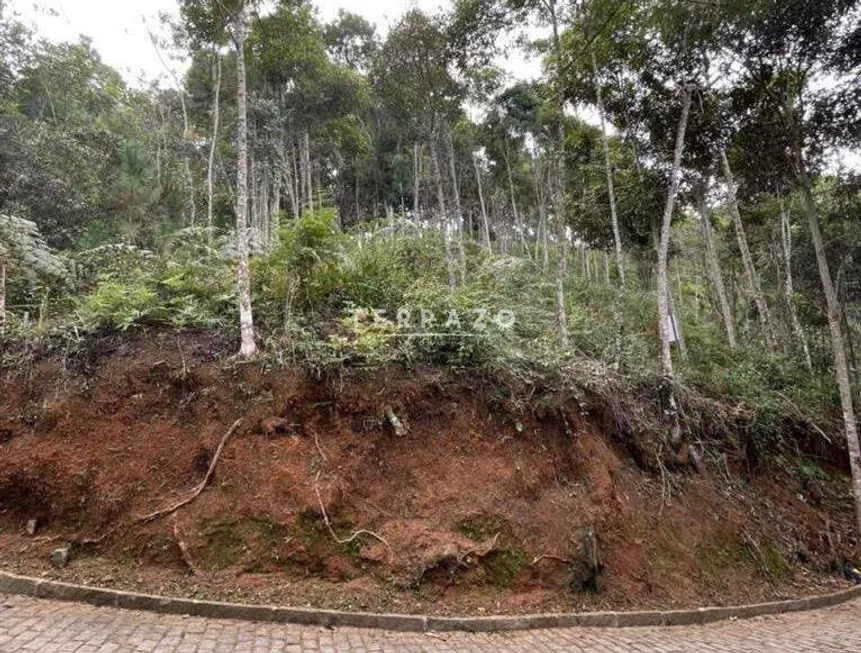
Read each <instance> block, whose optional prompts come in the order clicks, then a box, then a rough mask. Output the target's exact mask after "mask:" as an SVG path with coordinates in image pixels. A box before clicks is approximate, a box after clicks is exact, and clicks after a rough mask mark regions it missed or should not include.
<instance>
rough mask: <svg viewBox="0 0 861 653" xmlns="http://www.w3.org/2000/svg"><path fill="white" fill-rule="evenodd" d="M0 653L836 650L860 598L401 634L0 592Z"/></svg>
mask: <svg viewBox="0 0 861 653" xmlns="http://www.w3.org/2000/svg"><path fill="white" fill-rule="evenodd" d="M0 605H2V606H4V609H3V610H2V611H0V653H34V652H38V653H52V652H57V653H131V652H135V653H138V652H145V651H156V652H157V653H186V652H187V653H192V652H194V653H209V652H219V653H242V652H243V651H247V652H248V653H256V652H261V653H281V652H285V651H290V652H298V651H316V652H318V653H323V652H327V653H341V652H348V653H365V652H367V653H384V652H386V653H388V652H391V653H398V652H400V651H428V652H430V653H444V652H452V653H453V652H455V651H457V652H458V653H459V652H461V651H464V652H466V653H478V652H483V651H511V652H512V653H514V652H518V651H523V652H527V651H528V652H532V651H565V652H566V653H598V652H599V651H600V652H602V653H622V652H623V651H632V652H634V653H717V652H722V651H734V652H736V653H820V652H821V653H840V652H843V651H847V652H853V653H855V652H858V651H861V625H859V624H861V599H857V600H855V601H852V602H848V603H845V604H842V605H839V606H836V607H831V608H825V609H822V610H817V611H811V612H798V613H791V614H782V615H776V616H768V617H757V618H754V619H748V620H737V621H732V622H718V623H711V624H707V625H683V626H676V627H672V628H666V627H641V628H622V629H619V628H615V629H614V628H555V629H546V630H531V631H523V632H510V633H466V632H446V633H404V632H392V631H384V630H371V629H357V628H338V629H334V630H331V629H328V628H321V627H319V626H301V625H291V624H287V625H281V624H273V623H259V622H250V621H235V620H229V621H228V620H220V619H204V618H200V617H186V616H182V615H174V614H153V613H149V612H139V611H134V610H125V609H117V608H110V607H95V606H90V605H82V604H77V603H64V602H59V601H51V600H45V599H34V598H30V597H26V596H3V595H0Z"/></svg>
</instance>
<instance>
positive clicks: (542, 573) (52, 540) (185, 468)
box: [0, 334, 851, 614]
mask: <svg viewBox="0 0 861 653" xmlns="http://www.w3.org/2000/svg"><path fill="white" fill-rule="evenodd" d="M387 407H391V408H392V409H393V411H394V413H395V414H396V415H398V416H399V417H400V418H401V419H402V420H403V421H404V423H405V425H406V427H407V429H408V430H407V433H406V434H405V435H402V436H397V435H396V434H395V433H394V430H393V429H392V427H391V425H390V423H389V421H388V420H387V419H386V417H385V415H386V409H387ZM238 418H242V423H241V425H240V427H239V429H238V430H237V432H236V435H235V436H234V437H233V438H232V439H231V440H230V441H229V443H228V445H227V447H226V448H225V451H224V454H223V456H222V458H221V460H220V461H219V463H218V466H217V468H216V470H215V475H214V479H213V482H212V484H211V485H210V486H209V487H208V488H207V489H206V490H205V491H204V492H203V493H202V494H201V495H200V496H199V497H198V499H197V500H196V501H194V502H193V503H191V504H190V505H188V506H185V507H183V508H182V509H180V510H179V511H177V512H176V514H175V515H173V516H169V517H166V518H163V519H159V520H156V521H154V522H152V523H148V524H145V525H142V524H137V525H133V526H122V527H121V528H119V529H117V530H116V531H112V530H111V529H112V528H114V527H115V526H117V524H125V523H127V522H129V521H132V520H133V519H134V518H136V517H139V516H142V515H145V514H148V513H150V512H152V511H154V510H157V509H159V508H161V507H163V506H167V505H170V504H171V502H173V501H175V500H177V499H179V498H181V497H183V496H185V495H186V494H187V493H188V492H189V491H190V490H191V489H192V488H194V486H195V485H196V484H197V483H199V482H200V481H201V479H202V478H203V477H204V475H205V473H206V471H207V469H208V468H209V465H210V462H211V459H212V455H213V452H214V451H215V449H216V447H217V445H218V442H219V441H220V439H221V437H222V436H223V434H224V433H225V431H226V430H227V428H228V426H229V425H230V424H231V423H233V421H234V420H236V419H238ZM742 468H743V465H742V464H741V461H740V460H735V459H730V458H728V459H727V460H726V464H725V469H724V470H722V471H723V473H720V474H715V475H712V474H710V473H703V474H694V473H674V474H672V475H666V476H662V475H655V474H650V473H646V472H644V471H642V470H640V469H639V468H638V467H637V466H636V465H635V463H634V461H633V459H632V457H631V456H630V455H629V453H628V451H627V450H626V448H625V447H624V446H623V445H621V444H620V443H618V442H614V441H613V440H612V439H610V438H608V437H606V436H605V435H604V434H603V433H602V429H601V427H600V425H596V424H593V423H590V421H589V420H588V419H586V418H584V416H583V415H582V414H581V412H580V409H579V408H578V406H577V404H576V402H573V401H566V400H565V398H564V397H557V396H547V395H542V394H541V393H534V394H532V396H529V394H528V393H523V394H521V393H519V392H515V393H512V392H509V391H507V390H506V389H504V388H502V389H500V388H487V387H483V386H481V385H480V384H479V383H478V382H477V381H467V380H463V379H452V378H451V377H448V376H446V375H444V374H442V373H440V372H438V371H434V370H425V371H424V372H417V373H410V374H407V373H405V372H403V371H391V372H388V373H386V372H374V373H372V374H371V373H368V374H361V373H353V374H351V375H349V376H345V377H343V378H335V379H328V380H326V381H321V380H315V379H309V378H307V377H305V376H303V375H301V374H297V373H296V372H293V371H290V370H284V369H266V368H265V367H264V366H263V365H261V364H259V363H254V364H238V363H236V362H235V361H231V360H229V359H228V358H227V357H226V355H225V350H224V348H223V347H222V345H221V344H220V343H219V342H218V340H217V339H215V338H214V337H213V336H207V335H187V336H184V337H182V338H180V339H177V338H176V337H175V336H173V335H158V334H156V335H151V336H148V337H138V338H132V339H127V340H125V341H105V342H104V343H102V345H101V351H99V352H95V353H93V355H92V356H91V357H89V358H84V359H80V358H78V359H76V360H75V361H72V362H71V363H70V362H69V361H64V360H63V359H62V358H59V357H54V358H52V359H49V360H45V361H42V362H40V363H38V364H37V365H36V366H35V367H33V368H32V369H16V370H11V371H10V373H9V374H8V375H7V377H6V378H5V380H3V381H2V382H0V565H2V566H4V567H6V568H8V569H15V570H18V571H27V572H38V573H42V572H46V571H48V572H49V573H50V574H51V575H53V576H56V577H59V578H65V579H73V580H83V581H87V582H94V583H101V584H107V585H115V586H120V587H136V588H144V589H147V590H150V591H161V592H170V593H177V594H186V595H191V596H207V597H219V598H240V599H244V600H256V601H277V602H282V603H292V604H315V605H323V606H329V607H331V606H336V607H352V608H357V609H377V610H394V611H412V610H415V611H424V612H440V613H443V612H472V613H475V614H481V613H490V612H494V613H496V612H518V611H535V610H570V609H578V608H579V609H582V608H586V609H591V608H600V607H607V606H614V607H624V608H633V607H652V606H661V607H666V606H683V605H698V604H704V603H710V604H727V603H735V602H745V601H755V600H762V599H766V598H774V597H782V596H789V595H800V594H803V593H806V592H813V591H822V590H824V589H832V588H834V587H837V586H838V585H840V584H841V582H842V581H840V580H839V576H838V575H837V574H836V573H835V572H834V567H835V565H836V564H837V563H838V562H839V561H840V559H841V557H842V556H843V555H846V554H847V553H849V552H850V551H851V549H850V544H851V543H850V541H849V537H848V535H847V534H848V533H849V532H851V512H850V510H851V505H850V504H849V503H848V501H846V499H845V496H846V494H847V492H846V487H847V484H846V480H845V477H844V476H843V474H842V473H841V472H839V471H834V472H831V473H829V474H828V475H827V476H826V475H820V476H818V477H816V478H811V479H807V480H806V481H805V483H804V484H800V482H799V481H796V480H792V479H791V478H790V477H789V476H787V475H784V474H782V473H780V472H779V471H775V469H774V468H770V469H768V470H763V471H760V472H753V473H752V475H750V476H748V477H747V478H745V479H744V480H742V479H741V478H738V477H736V476H732V477H731V476H729V474H728V472H730V471H737V470H740V469H742ZM321 504H322V507H323V508H325V512H326V516H327V517H328V518H329V520H330V523H331V529H330V528H329V527H327V525H326V522H325V519H324V517H323V510H322V509H321ZM32 518H36V519H38V523H39V532H38V534H37V536H36V537H30V536H27V535H26V534H25V533H24V532H23V530H24V524H25V523H26V521H27V520H28V519H32ZM359 530H365V531H372V532H373V534H374V535H370V534H368V533H362V534H359V535H357V536H355V537H354V538H353V537H352V536H353V534H354V533H355V532H356V531H359ZM105 533H109V535H108V536H107V537H106V538H105V539H104V540H102V541H101V542H100V543H98V544H89V545H79V546H77V547H76V550H75V556H74V559H73V562H72V564H71V565H70V566H69V567H67V568H66V569H63V570H51V569H50V565H49V564H48V562H47V554H48V553H49V552H50V551H51V550H52V549H53V548H55V547H56V546H57V545H58V543H59V542H60V541H62V540H71V541H75V542H78V543H80V542H83V541H85V540H88V539H97V538H98V537H100V536H101V535H103V534H105ZM336 538H337V539H336ZM351 538H352V539H351ZM338 540H340V542H339V541H338ZM346 540H350V541H349V542H346ZM179 542H182V544H183V545H184V546H185V548H186V550H187V553H186V555H185V556H183V555H182V554H181V549H180V545H179ZM596 569H597V573H596Z"/></svg>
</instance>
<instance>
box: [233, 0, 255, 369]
mask: <svg viewBox="0 0 861 653" xmlns="http://www.w3.org/2000/svg"><path fill="white" fill-rule="evenodd" d="M247 35H248V19H247V16H246V13H245V7H244V6H243V7H242V8H241V9H240V10H239V15H238V16H237V18H236V34H235V35H234V41H235V43H236V108H237V118H236V132H237V153H236V158H237V161H236V253H237V258H238V266H237V273H236V286H237V294H238V295H239V330H240V335H241V347H240V351H239V353H240V355H241V356H242V357H244V358H248V357H250V356H254V354H256V353H257V344H256V343H255V342H254V319H253V316H252V313H251V279H250V276H249V271H248V92H247V88H246V81H245V40H246V37H247Z"/></svg>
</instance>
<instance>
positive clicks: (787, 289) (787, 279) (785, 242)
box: [780, 200, 813, 372]
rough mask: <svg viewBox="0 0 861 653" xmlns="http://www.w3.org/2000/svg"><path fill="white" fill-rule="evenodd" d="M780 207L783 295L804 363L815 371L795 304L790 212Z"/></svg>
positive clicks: (808, 368)
mask: <svg viewBox="0 0 861 653" xmlns="http://www.w3.org/2000/svg"><path fill="white" fill-rule="evenodd" d="M782 204H783V200H781V208H780V242H781V245H782V246H783V264H784V277H783V296H784V298H785V299H786V307H787V309H789V317H790V320H791V322H792V331H793V332H794V333H795V338H796V339H797V340H798V344H799V345H801V350H802V352H803V353H804V364H805V366H806V367H807V371H808V372H812V371H813V361H811V360H810V349H809V348H808V346H807V336H806V335H805V333H804V328H803V327H802V326H801V320H799V319H798V309H797V308H796V306H795V288H794V287H793V283H792V230H791V225H790V222H789V212H788V211H786V210H785V208H784V207H783V206H782Z"/></svg>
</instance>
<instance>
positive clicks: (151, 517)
mask: <svg viewBox="0 0 861 653" xmlns="http://www.w3.org/2000/svg"><path fill="white" fill-rule="evenodd" d="M241 423H242V418H241V417H240V418H239V419H238V420H236V421H235V422H233V425H232V426H231V427H230V428H229V429H227V432H226V433H225V434H224V435H223V436H222V438H221V442H219V443H218V448H217V449H216V450H215V455H214V456H213V457H212V462H210V463H209V469H207V470H206V476H204V477H203V480H202V481H201V482H200V483H199V484H198V485H197V487H196V488H194V490H192V491H191V493H190V494H189V495H188V496H187V497H185V498H184V499H181V500H180V501H177V502H176V503H174V504H172V505H170V506H168V507H167V508H162V509H160V510H156V511H155V512H151V513H149V514H148V515H143V516H142V517H136V518H134V519H132V520H131V521H129V522H120V523H119V524H117V525H116V526H114V527H113V528H111V529H109V530H107V531H105V532H104V533H102V534H101V535H100V536H99V537H97V538H93V539H87V540H82V541H81V542H80V544H81V545H82V546H88V545H90V546H91V545H94V544H100V543H101V542H103V541H105V540H106V539H107V538H108V537H110V536H111V535H113V534H114V533H116V532H117V531H118V530H120V529H121V528H125V527H128V526H135V525H137V524H148V523H149V522H151V521H155V520H156V519H159V518H160V517H165V516H167V515H170V514H172V513H175V512H176V511H177V510H179V509H180V508H182V507H183V506H186V505H188V504H189V503H191V502H192V501H194V500H195V499H196V498H197V497H198V496H200V493H201V492H203V490H204V489H205V488H206V486H207V485H209V482H210V481H211V480H212V475H213V474H214V473H215V466H216V465H217V464H218V459H219V458H221V452H222V451H223V450H224V445H225V444H227V441H228V440H229V439H230V436H231V435H233V434H234V433H235V432H236V429H238V428H239V425H240V424H241ZM183 559H184V558H183Z"/></svg>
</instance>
